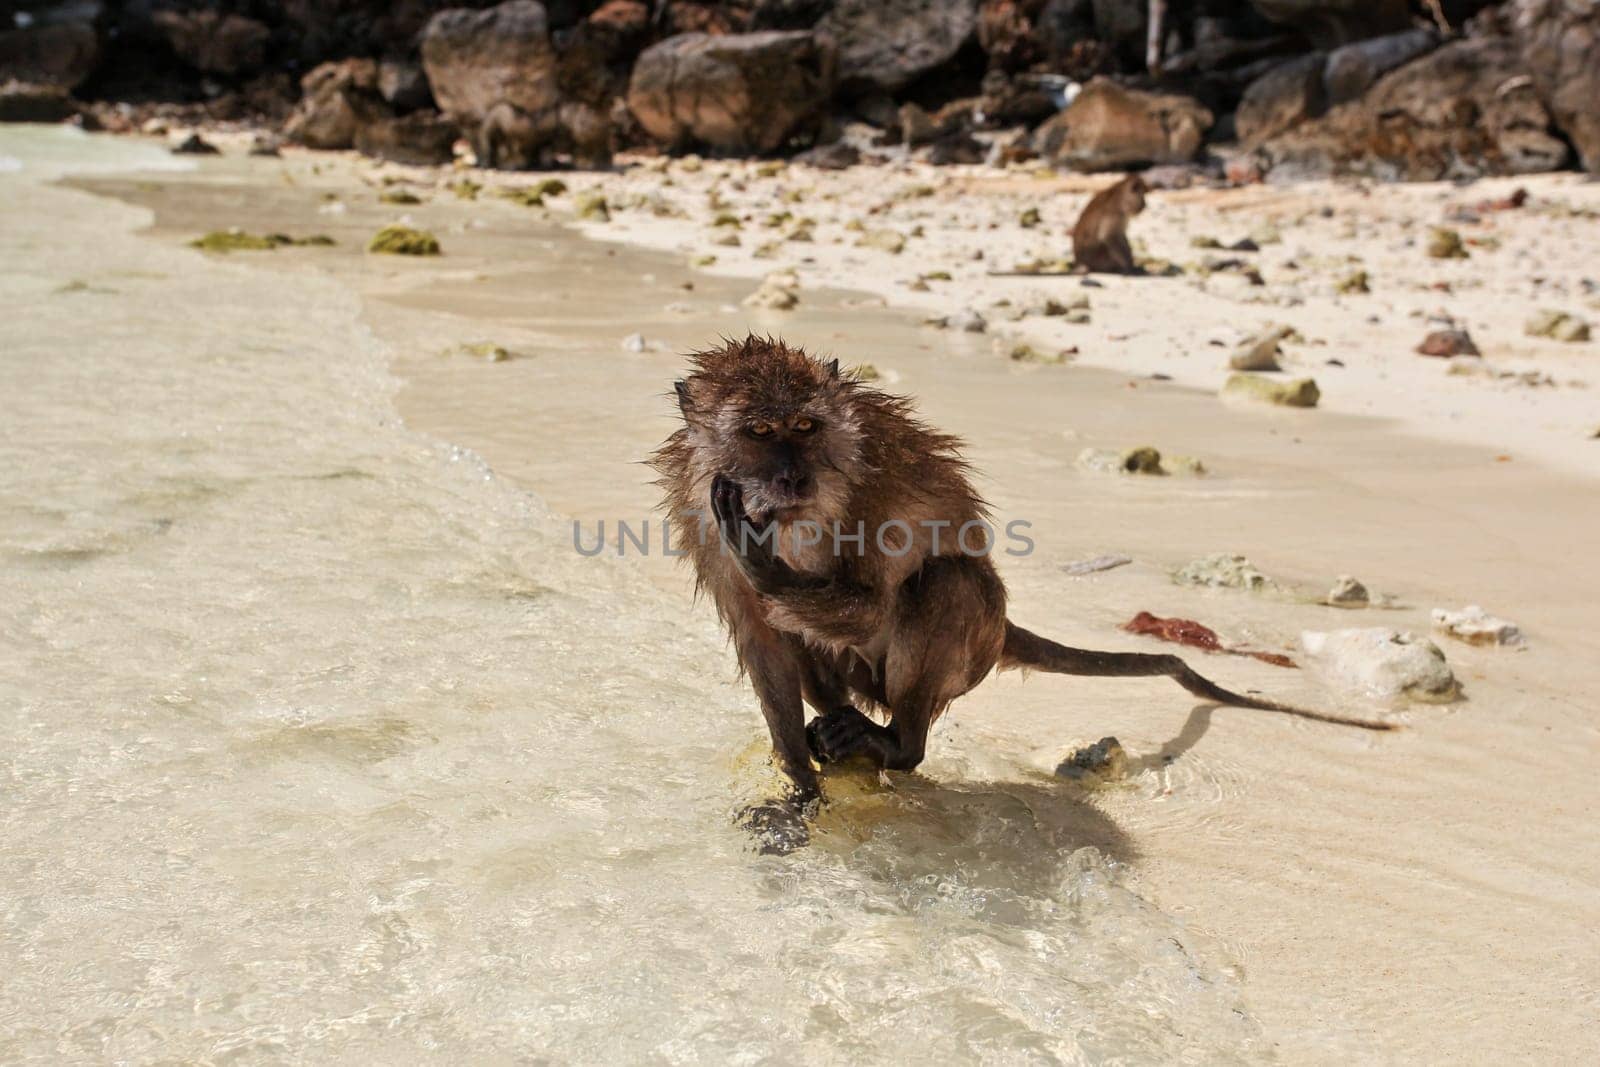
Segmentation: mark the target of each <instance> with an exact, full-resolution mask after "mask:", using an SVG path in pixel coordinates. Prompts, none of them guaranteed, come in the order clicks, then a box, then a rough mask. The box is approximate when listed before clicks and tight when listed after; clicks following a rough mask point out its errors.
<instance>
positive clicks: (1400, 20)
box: [1250, 0, 1411, 48]
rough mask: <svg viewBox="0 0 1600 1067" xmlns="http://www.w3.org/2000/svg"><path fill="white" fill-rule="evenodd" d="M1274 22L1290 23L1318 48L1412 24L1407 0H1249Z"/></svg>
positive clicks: (1348, 41)
mask: <svg viewBox="0 0 1600 1067" xmlns="http://www.w3.org/2000/svg"><path fill="white" fill-rule="evenodd" d="M1250 2H1251V4H1253V5H1254V6H1255V9H1256V10H1257V11H1259V12H1261V13H1262V14H1263V15H1265V16H1266V17H1267V18H1269V19H1271V20H1272V21H1273V22H1279V23H1283V24H1285V25H1289V26H1293V27H1294V28H1295V29H1297V30H1299V31H1300V32H1301V33H1303V34H1305V35H1306V37H1307V38H1309V39H1310V41H1311V43H1312V44H1314V45H1316V46H1317V47H1318V48H1337V47H1339V46H1340V45H1342V44H1349V43H1350V42H1351V41H1361V40H1365V39H1366V38H1368V37H1380V36H1382V35H1384V34H1389V33H1399V32H1400V31H1401V30H1404V29H1406V28H1407V27H1408V26H1410V25H1411V12H1410V10H1409V9H1408V6H1407V3H1406V0H1250Z"/></svg>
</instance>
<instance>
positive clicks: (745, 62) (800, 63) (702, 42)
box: [628, 30, 834, 152]
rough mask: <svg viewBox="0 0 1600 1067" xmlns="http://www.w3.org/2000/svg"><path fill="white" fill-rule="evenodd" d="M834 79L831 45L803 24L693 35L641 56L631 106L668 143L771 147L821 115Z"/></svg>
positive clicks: (722, 148) (672, 39)
mask: <svg viewBox="0 0 1600 1067" xmlns="http://www.w3.org/2000/svg"><path fill="white" fill-rule="evenodd" d="M833 80H834V56H833V51H832V48H831V47H830V46H829V44H828V42H827V41H826V40H825V39H822V38H819V37H817V36H815V35H813V34H811V33H807V32H805V31H803V30H797V31H782V30H764V31H761V32H759V33H742V34H730V35H727V36H722V37H711V36H707V35H706V34H699V33H686V34H681V35H679V36H677V37H669V38H667V39H666V40H665V41H662V42H660V43H659V44H656V45H653V46H651V47H650V48H647V49H645V50H644V52H643V53H641V54H640V56H639V59H638V61H637V62H636V63H635V64H634V67H633V79H632V81H631V82H630V83H629V85H628V109H629V110H630V111H631V112H632V113H633V117H634V118H635V119H636V120H637V121H638V123H639V125H640V126H641V127H643V129H644V131H645V132H646V133H647V134H649V135H650V137H652V138H654V139H655V140H656V141H658V142H660V143H661V144H664V145H668V146H672V147H686V146H688V145H690V144H701V145H705V146H708V147H710V148H712V149H716V150H719V151H724V152H771V151H773V150H775V149H777V148H780V147H782V146H783V145H784V144H785V143H787V142H788V141H789V140H790V139H791V138H793V137H795V136H796V135H800V134H805V133H807V132H808V127H810V126H812V125H813V124H815V123H816V122H817V121H818V120H819V119H820V118H821V117H822V113H823V108H824V106H825V105H826V104H827V102H828V99H829V97H830V96H831V95H832V91H833Z"/></svg>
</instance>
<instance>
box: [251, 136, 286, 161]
mask: <svg viewBox="0 0 1600 1067" xmlns="http://www.w3.org/2000/svg"><path fill="white" fill-rule="evenodd" d="M282 147H283V142H282V141H280V140H279V138H278V135H277V134H275V133H258V134H256V135H255V136H254V137H252V138H251V139H250V154H251V155H252V156H277V155H281V154H282V153H281V152H280V151H279V149H281V148H282Z"/></svg>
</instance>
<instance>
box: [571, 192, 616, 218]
mask: <svg viewBox="0 0 1600 1067" xmlns="http://www.w3.org/2000/svg"><path fill="white" fill-rule="evenodd" d="M573 213H574V214H576V215H577V217H578V218H580V219H588V220H590V221H592V222H610V221H611V207H610V205H608V204H607V203H606V198H605V196H604V194H602V193H584V194H583V195H582V196H580V197H578V202H577V203H576V204H575V205H573Z"/></svg>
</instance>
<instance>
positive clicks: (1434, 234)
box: [1428, 226, 1467, 259]
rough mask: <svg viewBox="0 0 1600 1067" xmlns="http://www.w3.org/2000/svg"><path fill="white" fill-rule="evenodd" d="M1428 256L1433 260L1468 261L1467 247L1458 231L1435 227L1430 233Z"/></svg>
mask: <svg viewBox="0 0 1600 1067" xmlns="http://www.w3.org/2000/svg"><path fill="white" fill-rule="evenodd" d="M1428 255H1429V257H1430V258H1433V259H1466V258H1467V247H1466V245H1464V244H1462V243H1461V235H1460V234H1459V233H1457V232H1456V231H1454V230H1451V229H1447V228H1445V227H1443V226H1435V227H1433V229H1431V230H1430V231H1428Z"/></svg>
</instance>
